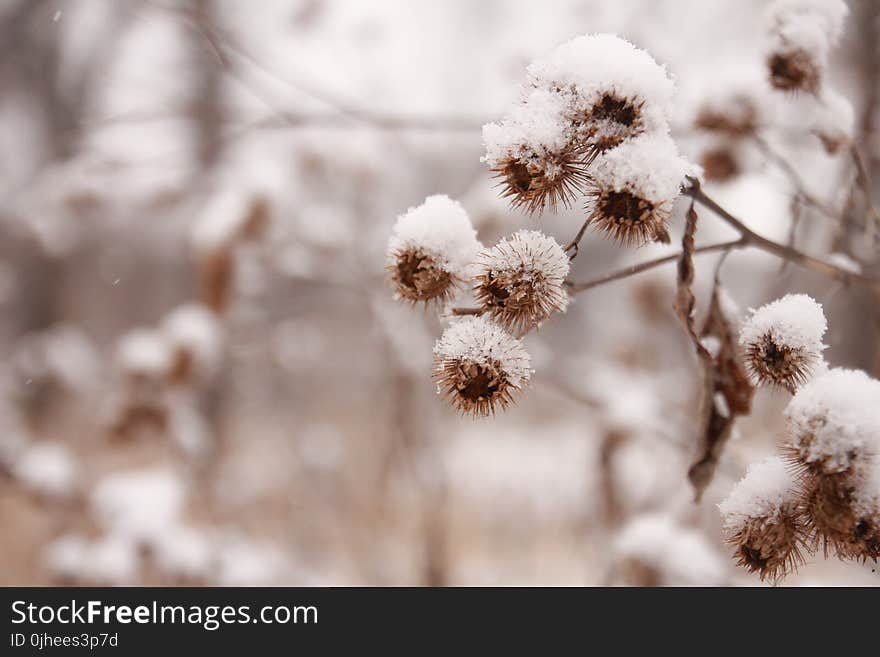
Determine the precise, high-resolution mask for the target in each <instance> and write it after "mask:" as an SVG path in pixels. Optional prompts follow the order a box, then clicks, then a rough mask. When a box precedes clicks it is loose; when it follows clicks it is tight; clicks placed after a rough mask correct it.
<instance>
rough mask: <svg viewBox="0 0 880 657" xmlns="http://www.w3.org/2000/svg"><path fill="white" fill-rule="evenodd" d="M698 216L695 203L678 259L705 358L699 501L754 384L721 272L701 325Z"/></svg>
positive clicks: (685, 308) (682, 311)
mask: <svg viewBox="0 0 880 657" xmlns="http://www.w3.org/2000/svg"><path fill="white" fill-rule="evenodd" d="M697 219H698V217H697V212H696V210H695V209H694V204H693V203H691V206H690V208H689V209H688V213H687V221H686V223H685V232H684V237H683V238H682V253H681V258H680V259H679V261H678V289H677V291H676V298H675V312H676V314H677V315H678V317H679V319H680V320H681V322H682V324H683V325H684V327H685V329H686V330H687V333H688V335H689V336H690V338H691V341H692V342H693V344H694V349H695V350H696V352H697V357H698V358H699V361H700V374H701V381H702V390H701V403H700V425H699V433H698V436H699V439H698V441H699V446H698V452H697V458H696V459H695V461H694V462H693V464H692V465H691V467H690V469H689V470H688V479H689V480H690V482H691V485H692V486H693V487H694V496H695V498H696V500H697V501H699V500H700V498H701V497H702V495H703V491H704V490H705V489H706V487H707V486H708V485H709V483H711V481H712V477H713V476H714V474H715V468H716V466H717V465H718V459H719V458H720V456H721V452H722V451H723V449H724V446H725V445H726V444H727V440H728V439H729V438H730V433H731V430H732V429H733V424H734V422H735V421H736V418H737V416H739V415H745V414H747V413H749V411H750V409H751V401H752V394H753V389H752V387H751V385H750V384H749V381H748V377H747V376H746V374H745V372H743V370H742V369H741V368H740V366H739V363H738V361H737V358H736V341H735V335H734V331H733V328H732V327H731V325H730V322H729V320H728V319H727V318H726V317H725V316H724V312H723V309H722V307H721V302H720V300H719V290H720V287H719V285H718V282H717V277H716V283H715V288H714V290H713V292H712V301H711V303H710V306H709V314H708V316H707V318H706V322H705V325H704V326H703V329H702V331H701V332H700V335H698V334H697V331H696V327H695V323H694V310H695V306H696V298H695V297H694V293H693V282H694V260H693V255H694V235H695V234H696V232H697ZM706 337H713V338H715V339H716V340H717V341H718V343H719V347H718V353H717V355H713V354H712V353H710V352H709V350H708V349H707V348H706V346H705V344H704V341H703V338H706Z"/></svg>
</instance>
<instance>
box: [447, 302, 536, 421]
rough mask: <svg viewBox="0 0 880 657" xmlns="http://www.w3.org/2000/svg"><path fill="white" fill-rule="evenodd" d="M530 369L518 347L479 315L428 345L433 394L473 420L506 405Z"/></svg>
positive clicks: (530, 371)
mask: <svg viewBox="0 0 880 657" xmlns="http://www.w3.org/2000/svg"><path fill="white" fill-rule="evenodd" d="M530 365H531V360H530V358H529V354H528V353H527V352H526V350H525V349H524V348H523V345H522V342H521V341H520V340H518V339H516V338H514V337H513V336H511V335H510V334H508V333H507V332H506V331H504V329H502V328H501V327H500V326H498V325H497V324H495V323H494V322H492V321H490V320H488V319H486V318H484V317H482V316H478V317H466V318H463V319H460V320H457V321H455V322H453V323H452V324H451V325H450V326H449V327H448V328H447V329H446V330H445V331H444V332H443V335H442V336H440V339H439V340H438V341H437V344H436V345H434V378H435V379H436V381H437V392H438V393H439V394H443V395H445V396H446V397H448V398H449V400H450V402H451V403H452V405H453V406H455V407H456V408H458V409H459V410H461V411H462V412H463V413H471V414H473V415H474V416H477V415H489V414H490V413H494V411H495V406H496V405H499V406H501V407H502V408H504V407H505V406H507V405H508V404H509V403H510V402H511V401H512V395H513V393H514V392H516V391H518V390H520V389H521V388H522V387H523V386H524V385H525V384H526V383H528V381H529V379H530V378H531V375H532V370H531V368H530Z"/></svg>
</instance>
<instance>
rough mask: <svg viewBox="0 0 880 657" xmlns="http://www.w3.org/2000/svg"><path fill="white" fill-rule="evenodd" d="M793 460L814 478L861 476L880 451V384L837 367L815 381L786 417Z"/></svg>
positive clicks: (796, 397)
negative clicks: (859, 472)
mask: <svg viewBox="0 0 880 657" xmlns="http://www.w3.org/2000/svg"><path fill="white" fill-rule="evenodd" d="M784 418H785V431H786V438H787V445H786V452H787V455H788V457H789V458H790V459H791V460H792V462H793V463H795V464H796V465H797V466H798V467H800V468H801V469H802V470H803V471H804V472H806V473H809V474H812V475H815V476H826V475H838V474H845V473H847V472H858V471H861V469H862V468H863V467H864V466H865V465H866V464H868V463H869V462H870V461H871V459H873V458H874V455H875V454H876V453H878V452H880V382H878V381H877V380H875V379H872V378H871V377H869V376H868V375H867V374H865V373H864V372H861V371H858V370H847V369H843V368H835V369H832V370H829V371H828V372H825V373H822V374H819V375H817V376H815V377H814V378H813V379H812V380H811V381H810V382H809V383H807V384H806V385H804V386H803V387H802V388H801V389H800V390H798V391H797V393H796V394H795V395H794V397H792V399H791V401H790V402H789V403H788V406H786V408H785V412H784Z"/></svg>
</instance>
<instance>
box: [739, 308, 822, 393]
mask: <svg viewBox="0 0 880 657" xmlns="http://www.w3.org/2000/svg"><path fill="white" fill-rule="evenodd" d="M826 327H827V323H826V321H825V313H824V312H823V310H822V306H820V305H819V304H818V303H816V302H815V301H814V300H813V299H811V298H810V297H809V296H807V295H805V294H789V295H786V296H784V297H783V298H781V299H777V300H776V301H774V302H772V303H768V304H766V305H764V306H761V307H760V308H758V309H757V310H752V313H751V316H750V317H749V318H748V319H746V321H745V322H744V323H743V326H742V329H741V330H740V336H739V343H740V346H741V347H742V349H743V356H744V359H745V365H746V369H747V371H748V372H749V376H750V377H751V379H752V383H753V384H755V385H767V384H770V385H775V386H780V387H783V388H785V389H786V390H788V391H790V392H792V393H794V392H795V391H796V390H797V389H798V387H800V386H801V385H803V384H804V383H806V381H807V380H809V378H810V376H812V374H813V373H814V371H815V370H816V368H817V366H818V365H819V364H820V363H821V362H822V351H823V350H824V349H825V346H824V345H823V344H822V336H823V335H824V334H825V329H826Z"/></svg>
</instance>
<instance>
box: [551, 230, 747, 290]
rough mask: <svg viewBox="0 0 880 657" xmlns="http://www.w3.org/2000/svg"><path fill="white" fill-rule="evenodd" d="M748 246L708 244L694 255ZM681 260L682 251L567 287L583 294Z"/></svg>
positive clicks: (737, 242) (740, 241)
mask: <svg viewBox="0 0 880 657" xmlns="http://www.w3.org/2000/svg"><path fill="white" fill-rule="evenodd" d="M747 244H748V240H747V239H745V238H742V237H741V238H740V239H738V240H732V241H730V242H721V243H719V244H708V245H706V246H700V247H697V248H696V249H694V253H712V252H715V251H728V250H730V249H741V248H743V247H744V246H746V245H747ZM679 258H681V252H680V251H679V252H678V253H673V254H671V255H668V256H663V257H662V258H657V259H656V260H649V261H647V262H641V263H639V264H637V265H633V266H631V267H627V268H625V269H620V270H618V271H615V272H611V273H610V274H605V275H604V276H599V277H598V278H594V279H593V280H591V281H585V282H583V283H575V282H572V281H568V282H567V283H566V285H567V286H568V292H569V294H577V293H578V292H583V291H585V290H589V289H592V288H594V287H598V286H600V285H604V284H605V283H610V282H611V281H617V280H620V279H622V278H629V277H630V276H635V275H636V274H641V273H642V272H643V271H648V270H649V269H654V268H655V267H660V266H661V265H665V264H668V263H670V262H676V261H677V260H678V259H679Z"/></svg>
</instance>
